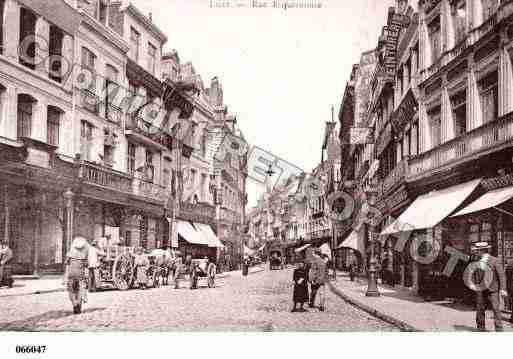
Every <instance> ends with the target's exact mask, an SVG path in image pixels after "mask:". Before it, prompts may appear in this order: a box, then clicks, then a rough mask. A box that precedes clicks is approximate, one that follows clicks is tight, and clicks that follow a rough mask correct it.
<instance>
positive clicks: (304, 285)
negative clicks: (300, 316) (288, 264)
mask: <svg viewBox="0 0 513 359" xmlns="http://www.w3.org/2000/svg"><path fill="white" fill-rule="evenodd" d="M293 280H294V294H293V298H292V300H293V301H294V308H292V312H306V311H307V310H306V309H305V308H303V306H304V304H305V302H308V272H307V271H306V269H305V264H304V262H302V261H301V262H298V266H297V268H296V269H295V270H294V274H293ZM298 303H299V309H298V308H297V305H298Z"/></svg>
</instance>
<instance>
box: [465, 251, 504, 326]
mask: <svg viewBox="0 0 513 359" xmlns="http://www.w3.org/2000/svg"><path fill="white" fill-rule="evenodd" d="M490 249H491V246H490V245H489V244H488V242H478V243H475V244H474V245H473V246H472V252H473V254H475V256H476V259H477V261H476V262H477V265H478V267H477V269H476V270H475V271H474V272H473V276H472V278H466V279H470V280H471V283H472V284H473V285H475V286H476V287H477V288H476V290H475V291H476V324H477V329H478V330H480V331H485V330H486V305H487V302H489V303H490V305H491V307H492V311H493V315H494V322H495V331H498V332H501V331H503V326H502V315H501V309H500V302H501V300H500V297H501V296H503V297H506V296H507V291H506V274H505V272H504V269H503V268H502V265H501V264H500V261H499V259H498V258H496V257H493V256H492V255H490V254H489V251H490ZM490 273H491V277H490V281H488V280H487V278H488V277H489V275H490ZM483 288H484V290H483Z"/></svg>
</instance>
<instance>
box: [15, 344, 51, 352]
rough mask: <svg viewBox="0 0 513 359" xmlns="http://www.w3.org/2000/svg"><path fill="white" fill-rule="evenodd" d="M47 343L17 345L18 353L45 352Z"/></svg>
mask: <svg viewBox="0 0 513 359" xmlns="http://www.w3.org/2000/svg"><path fill="white" fill-rule="evenodd" d="M45 351H46V345H16V354H43V353H44V352H45Z"/></svg>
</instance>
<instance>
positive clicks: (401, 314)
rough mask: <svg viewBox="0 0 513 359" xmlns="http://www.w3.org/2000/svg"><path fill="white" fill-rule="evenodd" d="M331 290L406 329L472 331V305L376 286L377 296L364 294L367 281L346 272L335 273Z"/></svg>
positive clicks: (488, 321)
mask: <svg viewBox="0 0 513 359" xmlns="http://www.w3.org/2000/svg"><path fill="white" fill-rule="evenodd" d="M330 289H331V291H332V292H333V293H334V294H336V295H338V296H339V297H341V298H342V299H344V300H345V301H347V302H349V303H351V304H353V305H355V306H357V307H359V308H361V309H363V310H365V311H366V312H369V313H371V314H373V315H375V316H377V317H378V318H380V319H383V320H385V321H387V322H390V323H392V324H394V325H397V326H398V327H400V328H402V329H403V330H406V331H429V332H434V331H475V330H476V329H475V328H476V322H475V318H476V313H475V310H474V308H473V307H470V306H465V305H462V304H455V303H453V302H452V301H451V300H444V301H430V302H426V301H424V300H423V299H422V298H420V297H418V296H416V295H413V294H412V293H410V292H408V291H405V290H397V289H394V288H392V287H389V286H382V285H379V291H380V293H381V296H380V297H377V298H373V297H366V296H365V292H366V290H367V280H366V279H362V278H359V279H357V280H355V282H351V281H350V280H349V277H348V276H347V274H346V273H341V272H338V273H337V280H336V282H331V283H330ZM509 317H510V313H506V312H505V313H503V319H504V322H503V324H504V330H505V331H513V326H512V325H511V324H510V323H509V322H507V319H509ZM486 328H487V329H488V330H493V329H494V326H493V315H492V312H491V311H487V313H486Z"/></svg>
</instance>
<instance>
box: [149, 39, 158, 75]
mask: <svg viewBox="0 0 513 359" xmlns="http://www.w3.org/2000/svg"><path fill="white" fill-rule="evenodd" d="M156 58H157V48H156V47H155V46H153V45H152V44H151V43H149V42H148V71H149V72H150V73H151V74H152V75H155V64H156Z"/></svg>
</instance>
